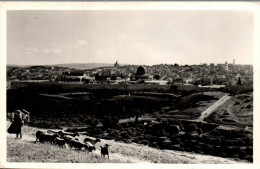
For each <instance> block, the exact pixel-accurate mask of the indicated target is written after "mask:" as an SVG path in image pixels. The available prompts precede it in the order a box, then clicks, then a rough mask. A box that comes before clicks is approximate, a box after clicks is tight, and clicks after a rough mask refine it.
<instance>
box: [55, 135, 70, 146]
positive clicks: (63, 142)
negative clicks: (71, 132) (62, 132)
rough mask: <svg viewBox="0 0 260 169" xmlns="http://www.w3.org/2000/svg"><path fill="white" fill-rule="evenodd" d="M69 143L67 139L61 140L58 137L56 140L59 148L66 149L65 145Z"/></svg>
mask: <svg viewBox="0 0 260 169" xmlns="http://www.w3.org/2000/svg"><path fill="white" fill-rule="evenodd" d="M66 143H67V140H66V139H62V138H59V137H56V138H55V139H54V144H56V145H58V146H61V147H63V148H64V147H65V144H66Z"/></svg>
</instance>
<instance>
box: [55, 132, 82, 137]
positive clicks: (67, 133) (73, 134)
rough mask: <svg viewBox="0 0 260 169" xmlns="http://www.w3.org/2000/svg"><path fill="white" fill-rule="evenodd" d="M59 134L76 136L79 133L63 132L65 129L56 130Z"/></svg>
mask: <svg viewBox="0 0 260 169" xmlns="http://www.w3.org/2000/svg"><path fill="white" fill-rule="evenodd" d="M58 133H59V134H60V135H61V136H72V137H76V136H79V133H77V132H76V133H72V132H65V131H59V132H58Z"/></svg>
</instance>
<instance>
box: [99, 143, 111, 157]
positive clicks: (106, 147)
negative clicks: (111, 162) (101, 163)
mask: <svg viewBox="0 0 260 169" xmlns="http://www.w3.org/2000/svg"><path fill="white" fill-rule="evenodd" d="M108 146H109V145H108V144H105V146H103V147H102V146H100V148H101V157H102V156H104V157H105V156H106V155H107V157H108V159H109V152H108Z"/></svg>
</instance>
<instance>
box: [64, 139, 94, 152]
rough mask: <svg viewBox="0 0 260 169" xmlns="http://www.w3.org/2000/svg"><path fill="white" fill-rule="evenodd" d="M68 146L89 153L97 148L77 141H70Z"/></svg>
mask: <svg viewBox="0 0 260 169" xmlns="http://www.w3.org/2000/svg"><path fill="white" fill-rule="evenodd" d="M68 144H69V146H70V147H71V148H75V149H78V150H82V148H84V149H85V150H86V152H87V151H89V152H92V151H93V150H95V149H96V148H95V147H94V146H93V145H91V144H89V143H88V144H85V143H82V142H80V141H77V140H70V141H68Z"/></svg>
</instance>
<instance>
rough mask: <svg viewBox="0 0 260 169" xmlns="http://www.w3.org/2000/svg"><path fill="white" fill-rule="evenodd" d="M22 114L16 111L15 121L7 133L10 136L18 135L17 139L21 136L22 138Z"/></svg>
mask: <svg viewBox="0 0 260 169" xmlns="http://www.w3.org/2000/svg"><path fill="white" fill-rule="evenodd" d="M22 126H23V121H22V112H21V111H19V110H16V111H15V114H14V121H13V122H12V124H11V126H10V127H9V128H8V130H7V132H8V133H10V134H16V138H18V136H19V134H20V138H22Z"/></svg>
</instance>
